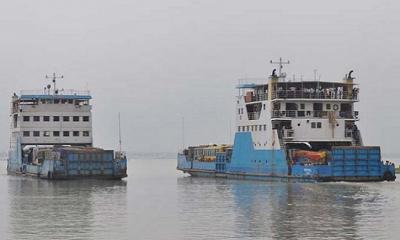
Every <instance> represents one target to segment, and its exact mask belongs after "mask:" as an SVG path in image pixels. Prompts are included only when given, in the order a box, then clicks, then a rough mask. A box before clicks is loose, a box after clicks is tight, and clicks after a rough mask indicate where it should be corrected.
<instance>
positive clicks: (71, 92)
mask: <svg viewBox="0 0 400 240" xmlns="http://www.w3.org/2000/svg"><path fill="white" fill-rule="evenodd" d="M20 95H60V96H63V95H78V96H90V91H89V90H75V89H60V90H58V93H57V94H54V91H53V90H50V93H49V91H47V90H46V91H44V90H22V91H20Z"/></svg>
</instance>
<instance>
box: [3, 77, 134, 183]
mask: <svg viewBox="0 0 400 240" xmlns="http://www.w3.org/2000/svg"><path fill="white" fill-rule="evenodd" d="M51 78H52V82H53V86H52V85H51V84H49V85H47V86H46V87H44V88H43V90H38V91H21V93H20V94H19V95H17V94H15V93H14V95H13V96H12V98H11V115H10V116H11V135H10V150H9V154H8V162H7V163H8V164H7V171H8V173H9V174H18V175H24V176H33V177H38V178H43V179H52V180H54V179H76V178H98V179H121V178H124V177H126V176H127V159H126V156H125V153H124V152H122V151H115V152H114V151H113V150H104V149H101V148H96V147H93V131H92V113H91V110H92V105H91V104H90V100H91V99H92V97H91V95H90V93H89V91H77V90H64V89H58V88H56V80H57V76H56V75H55V74H53V76H52V77H51Z"/></svg>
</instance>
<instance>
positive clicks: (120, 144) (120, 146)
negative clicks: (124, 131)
mask: <svg viewBox="0 0 400 240" xmlns="http://www.w3.org/2000/svg"><path fill="white" fill-rule="evenodd" d="M118 138H119V141H118V142H119V151H120V152H122V140H121V113H120V112H119V113H118Z"/></svg>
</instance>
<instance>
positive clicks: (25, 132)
mask: <svg viewBox="0 0 400 240" xmlns="http://www.w3.org/2000/svg"><path fill="white" fill-rule="evenodd" d="M30 133H31V132H29V131H24V132H23V134H24V137H29V136H30V135H31V134H30Z"/></svg>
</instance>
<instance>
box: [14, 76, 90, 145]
mask: <svg viewBox="0 0 400 240" xmlns="http://www.w3.org/2000/svg"><path fill="white" fill-rule="evenodd" d="M91 99H92V97H91V95H90V92H89V91H80V90H72V89H68V90H64V89H61V90H59V89H57V88H56V87H55V81H54V88H53V89H51V86H50V85H48V86H46V87H45V88H44V89H43V90H23V91H21V92H20V94H19V95H17V94H14V95H13V96H12V101H11V117H12V120H11V121H12V124H11V133H12V137H11V141H13V142H19V143H20V144H21V145H23V146H24V145H75V146H92V144H93V138H92V113H91V109H92V106H91V105H90V100H91Z"/></svg>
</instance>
